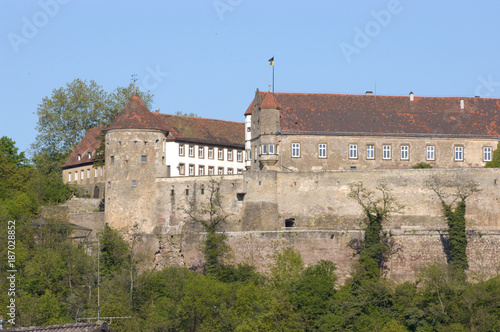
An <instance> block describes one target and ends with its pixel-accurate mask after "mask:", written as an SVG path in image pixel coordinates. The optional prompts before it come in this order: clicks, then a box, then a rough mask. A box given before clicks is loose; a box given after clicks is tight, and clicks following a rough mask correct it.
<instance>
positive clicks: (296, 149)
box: [292, 143, 300, 158]
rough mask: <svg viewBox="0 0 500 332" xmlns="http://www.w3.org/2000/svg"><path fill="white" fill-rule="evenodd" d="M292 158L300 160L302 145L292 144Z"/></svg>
mask: <svg viewBox="0 0 500 332" xmlns="http://www.w3.org/2000/svg"><path fill="white" fill-rule="evenodd" d="M292 158H300V143H292Z"/></svg>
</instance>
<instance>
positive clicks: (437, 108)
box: [245, 93, 500, 138]
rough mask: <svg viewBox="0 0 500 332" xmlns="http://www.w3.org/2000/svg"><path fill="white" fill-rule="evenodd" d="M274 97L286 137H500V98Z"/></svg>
mask: <svg viewBox="0 0 500 332" xmlns="http://www.w3.org/2000/svg"><path fill="white" fill-rule="evenodd" d="M260 96H262V93H260ZM274 97H275V98H276V101H277V102H278V103H279V104H280V105H281V112H280V117H281V129H282V132H283V133H308V134H336V135H395V136H432V135H437V136H439V135H442V136H453V137H460V136H464V137H466V136H475V137H494V138H500V128H499V125H500V99H491V98H468V97H414V101H410V98H409V97H407V96H404V97H401V96H374V95H341V94H315V93H274ZM461 99H462V100H463V101H464V108H463V109H461V105H460V100H461ZM257 106H258V105H257ZM245 114H248V110H247V112H246V113H245ZM250 114H251V113H250Z"/></svg>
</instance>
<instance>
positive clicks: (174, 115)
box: [155, 113, 244, 123]
mask: <svg viewBox="0 0 500 332" xmlns="http://www.w3.org/2000/svg"><path fill="white" fill-rule="evenodd" d="M155 114H156V115H162V116H171V117H179V118H180V117H184V118H191V119H199V120H211V121H220V122H230V123H244V122H242V121H232V120H221V119H214V118H203V117H201V116H189V115H176V114H168V113H155Z"/></svg>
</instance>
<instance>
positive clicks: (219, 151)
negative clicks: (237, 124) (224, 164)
mask: <svg viewBox="0 0 500 332" xmlns="http://www.w3.org/2000/svg"><path fill="white" fill-rule="evenodd" d="M217 152H218V153H219V155H218V157H219V160H224V149H221V148H219V150H218V151H217Z"/></svg>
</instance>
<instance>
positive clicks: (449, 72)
mask: <svg viewBox="0 0 500 332" xmlns="http://www.w3.org/2000/svg"><path fill="white" fill-rule="evenodd" d="M499 12H500V1H493V0H485V1H463V0H454V1H447V0H442V1H430V0H429V1H426V0H413V1H412V0H400V1H397V0H390V1H389V0H384V1H374V0H370V1H361V0H358V1H345V0H343V1H340V0H335V1H333V0H328V1H327V0H324V1H322V0H316V1H293V0H286V1H285V0H282V1H271V0H267V1H264V0H206V1H202V0H189V1H186V0H177V1H165V0H163V1H128V0H120V1H97V0H86V1H83V0H40V1H29V0H22V1H20V0H0V59H1V64H2V65H1V66H0V97H1V100H2V105H1V108H0V136H4V135H5V136H8V137H10V138H12V139H14V140H15V141H16V143H17V146H18V147H19V148H20V150H21V151H24V150H27V149H28V148H29V145H30V144H31V143H33V142H34V140H35V137H36V129H35V127H36V122H37V116H36V110H37V107H38V104H40V103H41V101H42V99H43V98H44V97H46V96H50V95H51V94H52V90H53V89H56V88H59V87H62V86H65V85H66V83H68V82H71V81H73V80H74V79H75V78H81V79H86V80H95V81H96V82H97V83H98V84H100V85H101V86H102V87H103V88H104V89H105V90H107V91H111V90H113V89H115V88H116V87H117V86H126V85H128V84H129V83H130V79H131V75H132V74H133V73H136V74H137V78H138V84H139V86H141V87H142V88H143V89H145V88H149V89H150V90H151V92H152V93H153V94H154V95H155V97H154V101H155V102H154V107H153V108H154V109H160V112H162V113H174V112H176V111H182V112H186V113H191V112H193V113H196V114H198V115H199V116H202V117H208V118H216V119H227V120H233V121H243V120H244V118H243V113H244V112H245V110H246V108H247V107H248V105H249V103H250V102H251V100H252V98H253V94H254V91H255V89H256V88H259V89H260V90H268V84H270V83H271V77H272V71H271V66H269V63H268V61H267V60H268V59H269V58H271V57H272V56H274V57H275V91H276V92H318V93H346V94H363V93H364V92H365V91H367V90H371V91H375V93H376V94H378V95H408V93H409V92H410V91H413V92H414V93H415V95H417V96H470V97H472V96H475V95H480V96H481V97H491V98H500V66H499V54H500V43H499V39H500V37H499V32H500V20H499V19H498V13H499Z"/></svg>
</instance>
